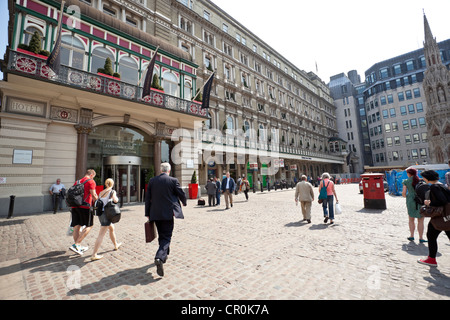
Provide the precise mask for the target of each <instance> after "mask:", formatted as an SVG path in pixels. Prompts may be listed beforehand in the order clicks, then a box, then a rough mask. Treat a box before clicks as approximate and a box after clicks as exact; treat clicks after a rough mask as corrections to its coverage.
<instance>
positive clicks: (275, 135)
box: [271, 128, 280, 143]
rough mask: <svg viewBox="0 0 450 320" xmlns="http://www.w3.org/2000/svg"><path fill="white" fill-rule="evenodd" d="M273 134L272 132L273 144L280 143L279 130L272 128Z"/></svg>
mask: <svg viewBox="0 0 450 320" xmlns="http://www.w3.org/2000/svg"><path fill="white" fill-rule="evenodd" d="M271 132H272V142H273V143H280V137H279V134H278V129H277V128H272V130H271Z"/></svg>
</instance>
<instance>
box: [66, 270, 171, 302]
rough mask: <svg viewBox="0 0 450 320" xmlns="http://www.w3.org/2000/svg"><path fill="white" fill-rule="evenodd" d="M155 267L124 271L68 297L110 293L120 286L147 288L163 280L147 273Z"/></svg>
mask: <svg viewBox="0 0 450 320" xmlns="http://www.w3.org/2000/svg"><path fill="white" fill-rule="evenodd" d="M154 266H155V265H154V264H150V265H146V266H144V267H139V268H135V269H129V270H124V271H121V272H118V273H116V274H113V275H110V276H105V277H103V278H101V279H100V280H98V281H97V282H93V283H90V284H87V285H85V286H82V287H81V288H79V289H72V290H70V291H69V292H68V293H67V295H68V296H75V295H87V294H93V293H100V292H102V291H109V290H111V289H112V288H116V287H120V286H136V285H141V286H145V285H148V284H150V283H154V282H157V281H160V280H161V279H162V278H156V279H155V278H153V275H152V273H150V274H148V273H147V271H148V269H150V268H151V267H154ZM155 274H156V269H155Z"/></svg>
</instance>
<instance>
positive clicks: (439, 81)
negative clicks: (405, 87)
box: [423, 15, 450, 163]
mask: <svg viewBox="0 0 450 320" xmlns="http://www.w3.org/2000/svg"><path fill="white" fill-rule="evenodd" d="M424 25H425V41H424V53H425V61H426V64H427V68H426V71H425V77H424V81H423V91H424V93H425V97H426V101H427V105H428V107H427V112H426V122H427V132H428V144H429V150H430V158H431V162H432V163H445V162H447V161H448V160H449V159H450V71H449V69H448V67H449V64H448V63H447V64H444V63H443V59H445V57H448V56H450V50H446V51H445V50H441V49H440V48H439V46H438V43H437V41H436V38H434V37H433V34H432V32H431V28H430V25H429V23H428V20H427V17H426V16H425V15H424ZM444 61H445V60H444Z"/></svg>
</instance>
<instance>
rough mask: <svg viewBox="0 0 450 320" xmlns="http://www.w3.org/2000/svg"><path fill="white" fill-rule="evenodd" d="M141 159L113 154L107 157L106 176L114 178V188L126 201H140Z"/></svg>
mask: <svg viewBox="0 0 450 320" xmlns="http://www.w3.org/2000/svg"><path fill="white" fill-rule="evenodd" d="M140 160H141V159H140V158H139V157H123V156H112V157H107V158H105V168H104V172H105V178H112V179H113V180H114V184H115V185H114V189H115V190H116V191H117V193H118V194H119V195H120V194H121V195H122V196H123V200H124V202H125V203H131V202H138V201H139V199H140V186H141V178H140V172H141V163H140V162H141V161H140Z"/></svg>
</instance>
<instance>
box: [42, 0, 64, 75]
mask: <svg viewBox="0 0 450 320" xmlns="http://www.w3.org/2000/svg"><path fill="white" fill-rule="evenodd" d="M64 3H65V2H64V1H63V2H61V11H60V12H59V22H58V36H57V37H56V42H55V46H54V47H53V50H52V52H51V53H50V56H49V57H48V58H47V62H46V64H47V66H48V67H49V68H50V69H52V70H53V72H54V73H55V74H59V66H60V65H61V30H62V16H63V12H64Z"/></svg>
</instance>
